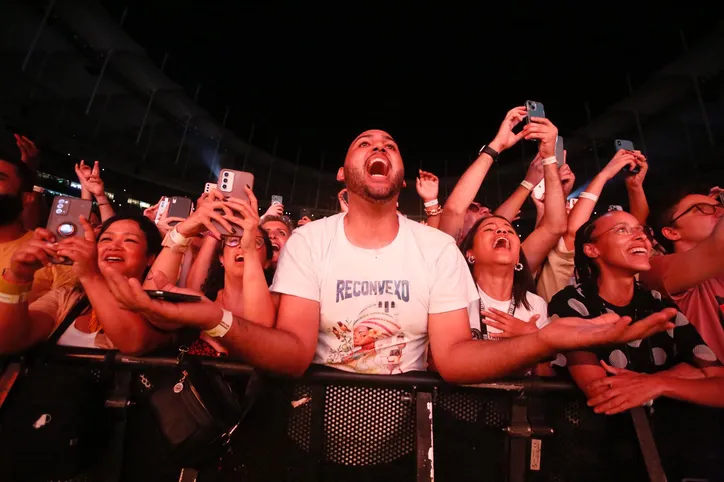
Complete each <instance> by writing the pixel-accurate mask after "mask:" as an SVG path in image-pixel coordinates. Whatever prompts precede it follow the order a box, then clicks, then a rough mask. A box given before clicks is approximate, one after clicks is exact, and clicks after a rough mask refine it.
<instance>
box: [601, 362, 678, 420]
mask: <svg viewBox="0 0 724 482" xmlns="http://www.w3.org/2000/svg"><path fill="white" fill-rule="evenodd" d="M601 366H603V368H604V369H605V370H606V372H608V373H609V374H611V375H613V376H610V377H605V378H600V379H598V380H596V381H594V382H593V383H591V384H590V385H588V389H589V393H593V394H594V395H593V396H591V398H590V399H589V400H588V406H589V407H593V411H594V412H596V413H605V414H606V415H615V414H617V413H621V412H625V411H626V410H629V409H631V408H634V407H640V406H642V405H645V404H646V403H648V402H649V401H651V400H655V399H656V398H658V397H660V396H661V395H662V394H663V391H664V387H665V383H666V381H665V379H664V378H661V377H660V376H657V375H647V374H645V373H637V372H634V371H631V370H626V369H625V368H616V367H612V366H610V365H608V364H607V363H606V362H604V361H601Z"/></svg>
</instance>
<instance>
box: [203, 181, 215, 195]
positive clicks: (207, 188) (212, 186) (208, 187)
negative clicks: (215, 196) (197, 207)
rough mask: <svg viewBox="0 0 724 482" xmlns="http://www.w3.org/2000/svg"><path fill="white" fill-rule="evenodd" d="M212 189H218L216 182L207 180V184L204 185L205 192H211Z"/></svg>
mask: <svg viewBox="0 0 724 482" xmlns="http://www.w3.org/2000/svg"><path fill="white" fill-rule="evenodd" d="M212 189H216V184H214V183H213V182H207V183H206V186H204V192H205V193H208V192H211V190H212Z"/></svg>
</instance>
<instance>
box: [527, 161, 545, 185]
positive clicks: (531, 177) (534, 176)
mask: <svg viewBox="0 0 724 482" xmlns="http://www.w3.org/2000/svg"><path fill="white" fill-rule="evenodd" d="M542 160H543V158H542V157H541V156H540V154H536V155H535V157H534V158H533V160H532V161H531V163H530V165H529V166H528V170H527V171H526V173H525V180H526V181H528V182H529V183H531V184H533V187H535V186H537V185H538V183H540V182H541V181H542V180H543V164H542V163H541V161H542Z"/></svg>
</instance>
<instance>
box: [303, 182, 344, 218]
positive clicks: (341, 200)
mask: <svg viewBox="0 0 724 482" xmlns="http://www.w3.org/2000/svg"><path fill="white" fill-rule="evenodd" d="M345 194H347V188H344V189H342V190H341V191H339V193H338V194H337V199H338V200H339V209H340V211H342V212H343V213H346V212H347V211H349V204H347V201H346V200H345V198H344V196H345ZM304 224H306V223H304ZM300 226H301V225H300Z"/></svg>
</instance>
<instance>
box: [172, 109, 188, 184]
mask: <svg viewBox="0 0 724 482" xmlns="http://www.w3.org/2000/svg"><path fill="white" fill-rule="evenodd" d="M189 125H191V114H189V116H188V117H187V118H186V125H185V126H184V133H183V135H182V136H181V144H179V146H178V152H176V160H175V161H173V163H174V165H178V160H179V158H180V157H181V151H182V150H183V148H184V142H185V141H186V134H188V132H189ZM185 173H186V167H184V174H185Z"/></svg>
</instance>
